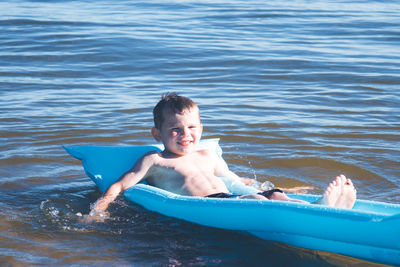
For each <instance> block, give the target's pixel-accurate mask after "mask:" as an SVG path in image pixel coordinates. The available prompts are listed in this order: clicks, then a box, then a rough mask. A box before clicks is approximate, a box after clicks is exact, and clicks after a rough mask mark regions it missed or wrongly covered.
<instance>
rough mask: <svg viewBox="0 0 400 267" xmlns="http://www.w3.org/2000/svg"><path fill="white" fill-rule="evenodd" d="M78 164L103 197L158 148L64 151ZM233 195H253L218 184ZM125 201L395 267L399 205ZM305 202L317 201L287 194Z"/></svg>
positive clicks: (152, 190)
mask: <svg viewBox="0 0 400 267" xmlns="http://www.w3.org/2000/svg"><path fill="white" fill-rule="evenodd" d="M64 148H65V149H66V150H67V152H68V153H69V154H70V155H72V156H73V157H75V158H77V159H79V160H81V161H82V165H83V167H84V169H85V171H86V174H87V175H88V176H89V177H90V178H91V179H92V180H93V181H94V182H95V183H96V185H97V186H98V188H99V189H100V190H101V191H102V192H104V191H106V190H107V188H108V187H109V186H110V185H111V184H112V183H114V182H115V181H116V180H117V179H118V178H119V177H120V176H121V175H123V174H124V173H125V172H126V171H128V170H129V169H130V168H131V167H132V166H133V164H134V162H135V161H136V160H137V159H138V158H140V157H141V156H142V155H143V154H144V153H146V152H148V151H150V150H159V151H161V150H162V148H163V147H162V146H161V145H143V146H142V145H139V146H120V147H107V146H75V147H64ZM204 148H207V149H215V151H216V153H217V154H218V155H221V154H222V151H221V148H220V146H219V145H218V139H208V140H203V141H202V142H201V143H200V144H199V149H204ZM222 179H223V180H224V182H225V183H226V185H227V187H228V189H229V190H230V191H231V192H232V193H236V194H253V193H255V192H257V191H258V190H257V189H255V188H254V187H250V186H246V185H244V184H242V183H240V182H236V181H232V180H229V179H226V178H222ZM123 195H124V197H125V198H126V199H127V200H128V201H132V202H134V203H137V204H139V205H142V206H143V207H145V208H146V209H148V210H151V211H155V212H158V213H161V214H163V215H166V216H171V217H175V218H178V219H182V220H185V221H189V222H193V223H197V224H201V225H205V226H210V227H217V228H221V229H228V230H235V231H244V232H247V233H249V234H252V235H254V236H257V237H259V238H262V239H265V240H270V241H277V242H282V243H286V244H289V245H292V246H297V247H302V248H308V249H315V250H322V251H328V252H333V253H339V254H343V255H348V256H352V257H358V258H361V259H365V260H370V261H374V262H379V263H386V264H394V265H398V264H400V205H397V204H388V203H382V202H374V201H367V200H357V201H356V204H355V206H354V208H353V209H351V210H345V209H338V208H332V207H326V206H322V205H313V204H302V203H294V202H284V201H266V200H264V201H263V200H254V199H218V198H204V197H193V196H182V195H177V194H174V193H171V192H168V191H165V190H162V189H159V188H156V187H153V186H150V185H148V184H145V183H141V184H137V185H136V186H133V187H131V188H130V189H128V190H126V191H125V192H124V193H123ZM290 196H291V197H292V198H297V199H302V200H306V201H309V202H312V201H315V200H316V199H318V198H319V197H320V196H318V195H308V194H290Z"/></svg>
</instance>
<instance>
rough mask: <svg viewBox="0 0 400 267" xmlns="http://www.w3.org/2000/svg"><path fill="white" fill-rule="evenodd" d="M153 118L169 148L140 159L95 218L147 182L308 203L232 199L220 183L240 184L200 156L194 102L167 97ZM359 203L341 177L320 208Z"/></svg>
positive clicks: (272, 194)
mask: <svg viewBox="0 0 400 267" xmlns="http://www.w3.org/2000/svg"><path fill="white" fill-rule="evenodd" d="M153 115H154V124H155V126H154V127H153V128H152V131H151V132H152V135H153V137H154V139H156V140H157V141H159V142H162V143H163V144H164V147H165V149H164V151H162V152H157V151H151V152H148V153H147V154H145V155H144V156H143V157H142V158H140V159H139V160H138V161H137V162H136V164H135V165H134V166H133V168H132V169H131V170H130V171H128V172H127V173H126V174H125V175H124V176H122V177H121V178H120V179H119V180H118V181H117V182H116V183H114V184H113V185H111V186H110V187H109V188H108V190H107V191H106V192H105V194H104V195H103V196H102V197H101V198H100V199H99V200H98V201H97V202H96V203H95V205H94V212H95V213H97V214H101V213H102V212H104V211H105V210H106V209H107V207H108V205H109V204H110V203H111V202H112V201H114V199H115V198H116V197H117V196H118V195H119V194H120V193H121V192H123V191H124V190H126V189H128V188H130V187H132V186H134V185H136V184H137V183H139V182H140V181H142V180H144V179H146V180H147V182H148V183H149V184H151V185H153V186H156V187H159V188H162V189H165V190H167V191H170V192H173V193H176V194H181V195H188V196H202V197H221V198H229V197H236V198H251V199H265V200H268V199H269V200H283V201H293V202H304V201H301V200H296V199H292V198H289V197H288V196H287V195H286V194H285V193H283V192H282V191H281V190H279V189H273V190H269V191H264V192H261V193H259V194H254V195H242V196H233V195H232V194H231V193H229V191H228V189H227V187H226V186H225V184H224V182H223V181H222V180H221V179H220V178H218V177H231V178H233V179H241V178H240V177H239V176H237V175H236V174H235V173H233V172H231V171H230V170H229V169H228V167H227V166H226V164H225V163H224V161H223V160H222V159H220V158H219V157H218V156H217V155H216V153H215V152H213V151H209V150H201V151H197V150H196V146H197V144H198V143H199V140H200V137H201V134H202V131H203V125H202V124H201V121H200V111H199V108H198V107H197V105H196V104H195V103H194V102H193V101H192V100H190V99H189V98H186V97H183V96H179V95H177V94H167V95H166V96H163V97H162V99H161V100H160V102H159V103H158V104H157V105H156V107H155V108H154V110H153ZM355 199H356V190H355V188H354V186H353V184H352V182H351V180H350V179H347V178H346V177H345V176H344V175H340V176H337V177H336V179H335V180H333V181H332V182H331V183H330V184H329V185H328V187H327V189H326V190H325V193H324V195H323V197H322V198H321V199H320V200H318V201H317V203H319V204H325V205H328V206H332V207H339V208H348V209H350V208H352V207H353V205H354V203H355Z"/></svg>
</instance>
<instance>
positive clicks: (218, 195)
mask: <svg viewBox="0 0 400 267" xmlns="http://www.w3.org/2000/svg"><path fill="white" fill-rule="evenodd" d="M275 192H279V193H283V191H282V190H280V189H277V188H274V189H271V190H267V191H263V192H259V193H257V194H258V195H262V196H264V197H266V198H270V197H271V196H272V194H273V193H275ZM206 197H214V198H238V197H240V195H234V194H231V193H216V194H212V195H208V196H206Z"/></svg>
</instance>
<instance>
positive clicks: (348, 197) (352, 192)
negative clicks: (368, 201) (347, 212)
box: [335, 175, 357, 209]
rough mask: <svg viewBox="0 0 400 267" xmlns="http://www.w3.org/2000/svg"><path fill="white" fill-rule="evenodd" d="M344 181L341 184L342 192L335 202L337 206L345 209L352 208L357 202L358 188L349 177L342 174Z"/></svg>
mask: <svg viewBox="0 0 400 267" xmlns="http://www.w3.org/2000/svg"><path fill="white" fill-rule="evenodd" d="M340 176H341V179H342V181H343V183H342V184H341V187H342V190H341V191H342V193H341V194H340V196H339V198H338V200H337V201H336V203H335V207H337V208H343V209H351V208H353V206H354V203H355V202H356V196H357V190H356V189H355V188H354V185H353V183H352V181H351V180H350V179H347V178H346V177H345V176H344V175H340Z"/></svg>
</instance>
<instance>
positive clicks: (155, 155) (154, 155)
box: [142, 150, 162, 161]
mask: <svg viewBox="0 0 400 267" xmlns="http://www.w3.org/2000/svg"><path fill="white" fill-rule="evenodd" d="M160 157H162V156H161V152H159V151H157V150H151V151H149V152H146V153H145V154H144V155H143V156H142V160H143V161H155V160H157V159H159V158H160Z"/></svg>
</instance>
